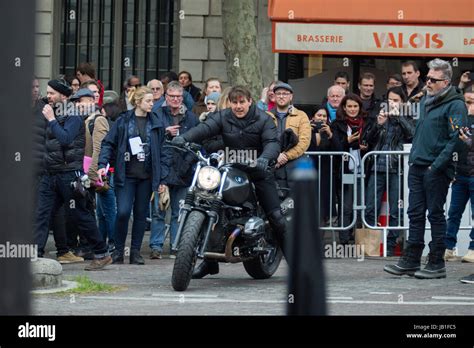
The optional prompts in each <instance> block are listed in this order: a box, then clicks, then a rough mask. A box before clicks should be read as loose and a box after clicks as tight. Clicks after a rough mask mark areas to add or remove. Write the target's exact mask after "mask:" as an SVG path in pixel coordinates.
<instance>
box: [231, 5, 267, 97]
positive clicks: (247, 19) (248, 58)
mask: <svg viewBox="0 0 474 348" xmlns="http://www.w3.org/2000/svg"><path fill="white" fill-rule="evenodd" d="M254 6H255V5H254V0H222V34H223V40H224V52H225V56H226V60H227V75H228V77H229V82H230V84H231V85H233V86H234V85H243V86H246V87H248V88H249V89H250V92H251V93H252V97H253V98H254V100H255V101H257V100H258V99H259V98H260V94H261V90H262V69H261V65H260V53H259V50H258V47H257V28H256V24H255V7H254Z"/></svg>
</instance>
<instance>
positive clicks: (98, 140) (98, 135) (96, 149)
mask: <svg viewBox="0 0 474 348" xmlns="http://www.w3.org/2000/svg"><path fill="white" fill-rule="evenodd" d="M96 115H97V114H96V113H94V114H92V115H90V116H89V117H88V118H87V119H86V121H85V125H86V130H85V131H86V147H85V149H84V156H89V157H92V163H91V166H90V168H89V172H88V173H87V175H88V176H89V178H90V179H91V181H92V182H95V181H96V180H98V179H99V176H98V175H97V170H98V168H97V167H98V165H97V162H98V161H99V154H100V148H101V145H102V140H103V139H104V138H105V136H106V135H107V133H109V130H110V129H109V122H108V121H107V118H106V117H105V116H103V115H98V116H97V118H96V119H95V124H94V131H93V133H92V135H91V134H90V132H89V121H90V120H92V119H93V118H94V117H95V116H96Z"/></svg>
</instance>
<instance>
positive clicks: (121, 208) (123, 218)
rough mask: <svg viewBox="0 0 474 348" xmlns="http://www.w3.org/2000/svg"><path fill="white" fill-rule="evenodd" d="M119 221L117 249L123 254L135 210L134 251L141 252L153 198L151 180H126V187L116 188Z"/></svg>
mask: <svg viewBox="0 0 474 348" xmlns="http://www.w3.org/2000/svg"><path fill="white" fill-rule="evenodd" d="M115 196H116V198H117V219H116V221H115V249H116V250H117V252H123V251H124V249H125V241H126V239H127V233H128V221H129V220H130V214H131V213H132V208H133V225H132V243H131V249H132V250H138V251H139V250H140V248H141V246H142V241H143V236H144V234H145V227H146V214H147V209H148V204H149V202H150V197H151V179H146V180H142V179H135V178H129V177H126V178H125V183H124V186H121V187H120V186H115Z"/></svg>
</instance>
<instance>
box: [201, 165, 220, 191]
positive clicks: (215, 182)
mask: <svg viewBox="0 0 474 348" xmlns="http://www.w3.org/2000/svg"><path fill="white" fill-rule="evenodd" d="M220 182H221V173H220V172H219V171H218V170H217V169H216V168H214V167H208V166H206V167H202V168H201V170H200V171H199V174H198V177H197V183H198V185H199V187H200V188H202V189H203V190H209V191H210V190H214V189H215V188H216V187H217V186H219V183H220Z"/></svg>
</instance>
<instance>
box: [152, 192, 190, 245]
mask: <svg viewBox="0 0 474 348" xmlns="http://www.w3.org/2000/svg"><path fill="white" fill-rule="evenodd" d="M187 189H188V188H187V187H182V186H172V185H170V186H169V190H170V207H171V226H170V244H173V242H174V239H175V238H176V232H177V231H178V216H179V201H180V200H181V199H184V198H185V197H186V191H187ZM158 197H159V196H158V192H155V199H154V200H153V212H152V219H151V234H150V249H152V250H157V251H159V252H162V251H163V243H164V241H165V217H166V211H162V210H160V208H159V205H158V203H159V202H158Z"/></svg>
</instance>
